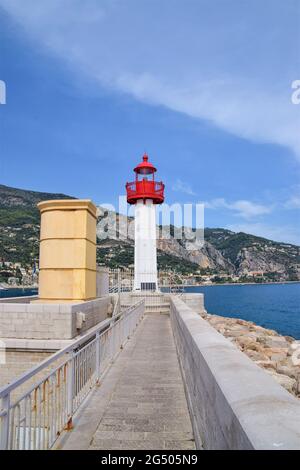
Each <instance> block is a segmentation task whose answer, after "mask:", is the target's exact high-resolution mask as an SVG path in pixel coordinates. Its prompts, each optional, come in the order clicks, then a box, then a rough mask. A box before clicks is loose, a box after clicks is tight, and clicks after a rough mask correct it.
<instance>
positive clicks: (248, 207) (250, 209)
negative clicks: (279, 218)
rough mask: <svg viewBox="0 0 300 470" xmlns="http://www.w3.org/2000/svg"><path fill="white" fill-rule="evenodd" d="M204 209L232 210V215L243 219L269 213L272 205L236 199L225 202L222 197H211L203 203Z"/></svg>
mask: <svg viewBox="0 0 300 470" xmlns="http://www.w3.org/2000/svg"><path fill="white" fill-rule="evenodd" d="M204 206H205V208H206V209H225V210H229V211H233V213H234V215H236V216H239V217H242V218H244V219H251V218H252V217H257V216H260V215H266V214H270V212H272V210H273V207H272V206H266V205H263V204H256V203H254V202H251V201H246V200H238V201H234V202H227V201H226V200H225V199H224V198H218V199H212V200H211V201H206V202H205V203H204Z"/></svg>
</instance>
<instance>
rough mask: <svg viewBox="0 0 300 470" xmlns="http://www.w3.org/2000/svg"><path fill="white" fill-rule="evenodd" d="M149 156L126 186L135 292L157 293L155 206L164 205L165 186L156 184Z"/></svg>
mask: <svg viewBox="0 0 300 470" xmlns="http://www.w3.org/2000/svg"><path fill="white" fill-rule="evenodd" d="M156 171H157V170H156V168H155V166H153V165H152V163H150V162H149V158H148V155H146V154H145V155H144V156H143V160H142V162H141V163H139V164H138V165H137V166H136V167H135V168H134V172H135V181H133V182H131V183H126V192H127V202H128V203H129V204H134V206H135V245H134V290H137V291H142V290H143V291H144V290H148V291H149V290H150V291H156V290H157V289H158V284H157V253H156V211H155V206H156V204H162V203H163V202H164V189H165V185H164V184H163V183H162V182H161V181H159V182H158V181H155V179H154V174H155V173H156Z"/></svg>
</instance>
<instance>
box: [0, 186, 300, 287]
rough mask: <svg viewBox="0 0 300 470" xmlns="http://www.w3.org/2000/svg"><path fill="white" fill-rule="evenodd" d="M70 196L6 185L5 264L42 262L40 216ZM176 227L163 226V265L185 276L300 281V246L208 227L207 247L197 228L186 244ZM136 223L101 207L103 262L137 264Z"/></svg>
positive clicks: (1, 200)
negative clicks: (41, 206) (42, 206)
mask: <svg viewBox="0 0 300 470" xmlns="http://www.w3.org/2000/svg"><path fill="white" fill-rule="evenodd" d="M68 198H70V196H67V195H65V194H52V193H41V192H36V191H26V190H21V189H16V188H10V187H7V186H3V185H0V259H3V260H4V261H6V262H7V261H11V262H14V263H15V262H20V263H21V264H22V265H23V266H30V265H32V264H33V262H34V260H35V259H38V247H39V244H38V239H39V228H40V227H39V222H40V220H39V211H38V209H37V208H36V204H37V203H38V202H40V201H42V200H47V199H68ZM175 230H176V229H175V227H173V226H171V227H161V226H160V227H157V233H158V234H160V235H161V234H165V233H169V234H170V236H169V237H168V238H161V237H159V238H158V265H159V268H160V269H164V270H169V269H175V270H177V271H179V272H181V273H185V274H187V273H194V274H196V273H198V274H199V273H200V274H214V275H217V276H218V275H221V274H224V273H225V274H228V275H229V276H240V277H242V278H243V277H246V276H249V274H251V275H252V274H253V273H259V272H264V273H266V276H267V277H269V278H270V279H273V280H300V247H298V246H295V245H291V244H287V243H280V242H274V241H271V240H268V239H265V238H261V237H256V236H254V235H249V234H246V233H242V232H240V233H235V232H232V231H230V230H226V229H222V228H206V229H205V231H204V238H205V243H204V245H203V246H201V244H199V242H198V241H197V240H196V241H192V240H191V236H192V235H193V230H192V229H185V231H184V232H183V236H182V238H181V239H176V238H174V231H175ZM133 234H134V220H133V219H132V218H127V217H126V216H124V215H121V214H116V213H114V212H110V211H107V210H105V209H103V208H101V207H99V208H98V224H97V237H98V250H97V260H98V262H99V263H101V264H105V265H108V266H110V267H121V266H124V267H128V266H130V265H132V264H133V259H134V238H133Z"/></svg>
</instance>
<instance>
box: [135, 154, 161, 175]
mask: <svg viewBox="0 0 300 470" xmlns="http://www.w3.org/2000/svg"><path fill="white" fill-rule="evenodd" d="M134 171H135V172H136V173H138V174H139V175H150V174H152V173H155V172H156V171H157V170H156V168H155V166H154V165H152V163H150V162H149V157H148V155H147V154H146V153H145V154H144V156H143V161H142V162H141V163H139V164H138V165H137V166H136V167H135V169H134Z"/></svg>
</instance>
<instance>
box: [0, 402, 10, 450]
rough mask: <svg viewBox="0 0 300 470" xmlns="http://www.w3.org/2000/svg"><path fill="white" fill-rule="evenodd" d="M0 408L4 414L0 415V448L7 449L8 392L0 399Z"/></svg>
mask: <svg viewBox="0 0 300 470" xmlns="http://www.w3.org/2000/svg"><path fill="white" fill-rule="evenodd" d="M1 409H2V411H3V410H4V412H5V414H4V416H2V417H1V427H0V450H7V449H8V440H9V417H10V416H9V415H10V394H9V393H8V394H7V395H4V397H2V400H1Z"/></svg>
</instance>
